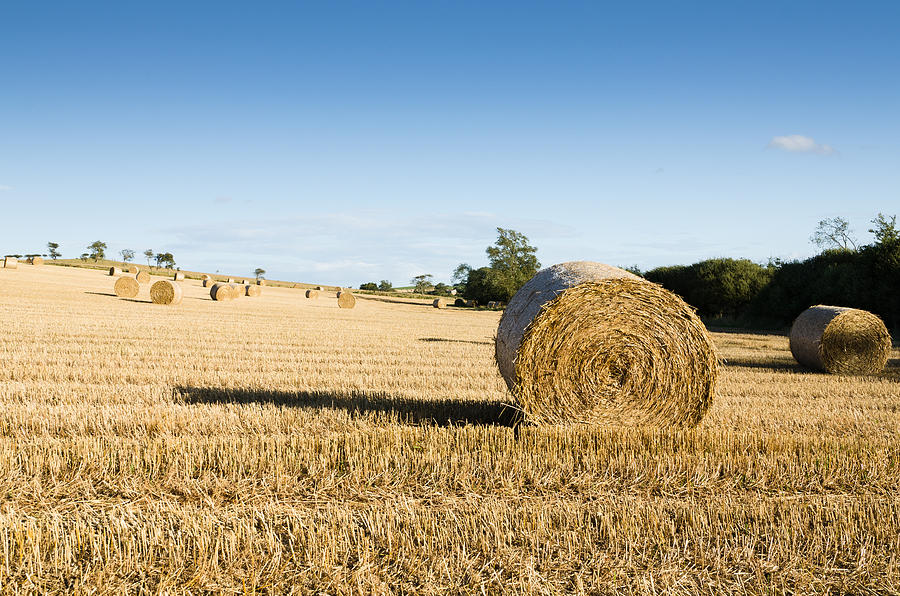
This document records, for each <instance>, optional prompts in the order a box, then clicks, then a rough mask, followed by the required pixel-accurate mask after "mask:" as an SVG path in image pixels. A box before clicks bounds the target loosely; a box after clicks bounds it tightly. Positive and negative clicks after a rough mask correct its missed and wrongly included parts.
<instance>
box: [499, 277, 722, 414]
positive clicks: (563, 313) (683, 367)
mask: <svg viewBox="0 0 900 596" xmlns="http://www.w3.org/2000/svg"><path fill="white" fill-rule="evenodd" d="M496 358H497V364H498V366H499V367H500V373H501V374H502V375H503V378H504V379H505V380H506V383H507V385H508V386H509V388H510V390H511V391H512V392H513V394H514V395H515V396H516V399H517V401H518V404H519V407H521V408H522V410H523V412H524V413H525V415H526V418H527V419H528V420H530V421H532V422H538V423H541V422H545V423H562V422H582V423H600V424H635V425H641V424H654V425H677V426H694V425H696V424H697V423H698V422H700V419H701V418H702V417H703V415H704V414H705V413H706V411H707V410H708V409H709V406H710V404H711V403H712V399H713V393H714V389H715V383H716V377H717V376H718V360H717V357H716V352H715V348H714V346H713V343H712V341H711V339H710V337H709V334H708V333H707V331H706V328H705V327H704V326H703V323H701V322H700V319H699V318H698V317H697V315H696V314H695V313H694V311H693V309H691V307H689V306H688V305H687V304H685V303H684V301H683V300H681V298H679V297H678V296H676V295H675V294H673V293H672V292H669V291H668V290H665V289H663V288H662V287H660V286H658V285H656V284H653V283H650V282H648V281H646V280H644V279H641V278H639V277H637V276H635V275H632V274H630V273H628V272H627V271H623V270H621V269H618V268H616V267H610V266H609V265H603V264H601V263H591V262H583V261H582V262H572V263H563V264H561V265H554V266H553V267H550V268H548V269H544V270H543V271H540V272H539V273H538V274H537V275H535V276H534V277H533V278H532V279H531V280H530V281H529V282H528V283H526V284H525V285H524V286H523V287H522V288H521V289H520V290H519V291H518V292H517V293H516V295H515V296H514V297H513V299H512V300H510V301H509V304H508V305H507V307H506V310H505V311H504V313H503V316H502V317H501V319H500V327H499V329H498V330H497V340H496Z"/></svg>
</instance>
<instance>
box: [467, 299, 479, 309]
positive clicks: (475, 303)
mask: <svg viewBox="0 0 900 596" xmlns="http://www.w3.org/2000/svg"><path fill="white" fill-rule="evenodd" d="M466 306H468V307H469V308H475V307H476V306H478V301H477V300H466Z"/></svg>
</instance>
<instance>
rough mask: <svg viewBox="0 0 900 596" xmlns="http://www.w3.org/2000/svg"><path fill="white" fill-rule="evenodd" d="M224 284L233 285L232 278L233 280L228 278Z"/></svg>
mask: <svg viewBox="0 0 900 596" xmlns="http://www.w3.org/2000/svg"><path fill="white" fill-rule="evenodd" d="M226 283H230V284H233V283H234V278H233V277H229V278H228V279H227V280H226Z"/></svg>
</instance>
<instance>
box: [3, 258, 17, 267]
mask: <svg viewBox="0 0 900 596" xmlns="http://www.w3.org/2000/svg"><path fill="white" fill-rule="evenodd" d="M18 266H19V261H18V260H16V257H4V258H3V268H4V269H16V268H18Z"/></svg>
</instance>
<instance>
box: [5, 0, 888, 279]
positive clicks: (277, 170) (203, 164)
mask: <svg viewBox="0 0 900 596" xmlns="http://www.w3.org/2000/svg"><path fill="white" fill-rule="evenodd" d="M898 31H900V3H896V2H890V3H888V2H885V3H846V2H843V3H826V2H808V3H806V2H804V3H800V2H789V3H785V2H773V3H763V2H746V3H744V2H740V3H738V2H706V3H700V2H659V3H649V2H646V3H625V2H623V3H600V2H584V3H571V2H510V3H484V2H423V1H416V2H403V3H400V2H352V3H349V2H316V3H300V2H291V3H248V2H241V3H226V2H215V3H208V4H201V3H187V2H178V3H167V2H142V3H134V2H116V3H108V4H101V3H93V2H79V3H74V2H66V3H64V2H59V3H45V2H17V3H12V2H6V3H3V4H2V5H0V205H2V210H0V253H9V252H12V253H26V252H38V251H40V252H46V248H45V246H46V243H47V241H55V242H59V243H60V244H61V249H62V251H63V253H64V256H68V257H74V256H78V255H79V254H81V253H82V252H83V251H84V250H85V246H86V245H87V244H89V243H90V242H91V241H93V240H97V239H101V240H105V241H106V242H107V243H108V244H109V246H110V249H111V251H112V252H113V253H115V252H117V251H118V250H120V249H122V248H132V249H134V250H135V251H137V252H138V253H140V252H142V251H143V250H145V249H147V248H152V249H154V250H156V251H160V252H165V251H168V252H172V253H173V254H174V255H175V257H176V260H177V262H178V264H179V265H180V266H182V267H184V268H186V269H199V270H210V271H215V270H221V271H223V272H234V273H236V274H246V273H248V272H250V271H252V270H253V269H254V268H255V267H263V268H265V269H267V270H268V272H269V273H268V276H269V277H271V278H281V279H296V280H304V281H312V282H321V283H334V284H345V285H354V286H355V285H357V284H359V283H361V282H364V281H368V280H376V281H377V280H380V279H389V280H391V281H393V282H394V284H395V285H402V284H403V283H404V282H407V281H408V280H409V278H410V277H412V276H413V275H416V274H419V273H432V274H434V275H435V277H436V278H437V279H438V280H447V279H448V278H449V276H450V272H451V271H452V269H453V268H454V267H455V266H456V265H457V264H458V263H460V262H469V263H471V264H472V265H476V266H477V265H481V264H483V263H485V262H486V257H485V255H484V248H485V247H486V246H487V245H488V244H491V243H492V242H493V241H494V239H495V237H496V233H495V228H496V227H497V226H501V227H510V228H514V229H516V230H519V231H521V232H523V233H525V234H526V235H527V236H528V237H529V238H530V239H531V240H532V242H533V243H534V244H535V245H537V246H538V248H539V253H538V255H539V258H540V259H541V262H542V263H543V264H544V265H550V264H553V263H555V262H561V261H567V260H574V259H589V260H598V261H603V262H607V263H611V264H616V265H631V264H637V265H639V266H641V267H643V268H649V267H653V266H657V265H664V264H676V263H690V262H694V261H696V260H699V259H702V258H706V257H715V256H733V257H748V258H751V259H754V260H757V261H763V262H764V261H766V260H767V259H768V258H769V257H782V258H796V257H804V256H807V255H809V254H811V253H813V252H814V247H813V246H812V245H811V244H810V243H809V236H810V234H811V233H812V231H813V229H814V227H815V225H816V222H817V221H818V220H820V219H823V218H825V217H832V216H837V215H840V216H843V217H846V218H848V219H850V221H851V224H852V226H853V227H854V229H855V230H856V232H857V235H858V236H859V237H860V239H862V240H863V241H868V240H869V238H870V237H869V234H868V233H866V229H867V227H868V221H869V220H870V219H871V218H872V217H873V216H874V215H875V214H876V213H877V212H879V211H882V212H886V213H900V192H898V188H900V184H898V183H900V36H898Z"/></svg>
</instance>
